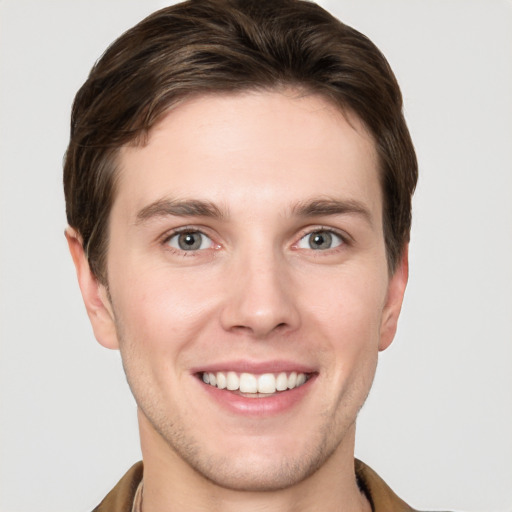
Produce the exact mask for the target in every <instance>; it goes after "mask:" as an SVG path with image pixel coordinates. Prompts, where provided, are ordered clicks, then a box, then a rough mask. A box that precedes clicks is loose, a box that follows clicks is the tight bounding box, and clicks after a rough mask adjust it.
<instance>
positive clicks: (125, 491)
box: [93, 462, 143, 512]
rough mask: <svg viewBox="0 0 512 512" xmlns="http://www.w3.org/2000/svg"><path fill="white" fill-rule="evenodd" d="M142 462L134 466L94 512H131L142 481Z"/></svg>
mask: <svg viewBox="0 0 512 512" xmlns="http://www.w3.org/2000/svg"><path fill="white" fill-rule="evenodd" d="M142 474H143V465H142V462H137V463H136V464H134V465H133V466H132V467H131V468H130V469H129V470H128V471H127V473H126V474H125V475H124V476H123V478H121V480H119V482H118V483H117V485H116V486H115V487H114V488H113V489H112V490H111V491H110V492H109V493H108V494H107V496H106V497H105V499H104V500H103V501H102V502H101V503H100V504H99V505H98V506H97V507H96V508H95V509H94V510H93V512H130V511H131V510H132V505H133V500H134V497H135V493H136V491H137V488H138V486H139V484H140V482H141V481H142Z"/></svg>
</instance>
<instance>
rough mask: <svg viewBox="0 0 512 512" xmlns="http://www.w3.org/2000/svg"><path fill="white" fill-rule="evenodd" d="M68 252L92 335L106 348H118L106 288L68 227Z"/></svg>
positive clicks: (80, 241) (77, 238)
mask: <svg viewBox="0 0 512 512" xmlns="http://www.w3.org/2000/svg"><path fill="white" fill-rule="evenodd" d="M65 235H66V239H67V241H68V247H69V252H70V253H71V257H72V258H73V263H74V264H75V268H76V275H77V278H78V284H79V286H80V291H81V292H82V298H83V300H84V304H85V308H86V310H87V314H88V315H89V320H90V321H91V324H92V329H93V331H94V336H95V337H96V339H97V340H98V342H99V343H100V344H101V345H103V346H104V347H106V348H110V349H118V348H119V343H118V340H117V332H116V328H115V322H114V313H113V310H112V305H111V303H110V300H109V297H108V293H107V289H106V287H105V286H104V285H102V284H101V283H100V282H99V281H98V279H97V278H96V276H95V275H94V274H93V273H92V272H91V268H90V267H89V262H88V261H87V257H86V256H85V252H84V248H83V245H82V238H81V236H80V235H79V234H78V233H77V232H76V231H75V230H74V229H73V228H70V227H68V228H67V229H66V232H65Z"/></svg>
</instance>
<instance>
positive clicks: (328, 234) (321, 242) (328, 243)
mask: <svg viewBox="0 0 512 512" xmlns="http://www.w3.org/2000/svg"><path fill="white" fill-rule="evenodd" d="M342 243H343V240H342V238H341V237H340V236H339V235H337V234H336V233H333V232H332V231H327V230H319V231H313V232H312V233H308V234H307V235H306V236H303V237H302V238H301V239H300V240H299V243H298V244H297V247H299V249H313V250H314V251H325V250H327V249H334V248H335V247H338V246H340V245H341V244H342Z"/></svg>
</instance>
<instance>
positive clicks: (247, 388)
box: [196, 371, 313, 398]
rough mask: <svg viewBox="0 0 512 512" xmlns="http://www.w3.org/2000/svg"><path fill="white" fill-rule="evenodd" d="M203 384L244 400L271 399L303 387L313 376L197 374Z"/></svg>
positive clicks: (293, 374)
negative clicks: (241, 397)
mask: <svg viewBox="0 0 512 512" xmlns="http://www.w3.org/2000/svg"><path fill="white" fill-rule="evenodd" d="M196 375H197V377H198V378H199V379H200V380H202V381H203V382H204V383H205V384H207V385H209V386H212V387H214V388H217V389H219V390H227V391H231V392H233V393H234V394H237V395H240V396H243V397H245V398H264V397H271V396H275V395H278V394H281V393H285V392H287V391H291V390H293V389H296V388H299V387H301V386H303V385H304V384H305V383H306V382H308V381H309V380H310V378H311V377H312V375H313V374H311V373H302V372H295V371H292V372H279V373H262V374H255V373H248V372H243V373H238V372H235V371H220V372H198V373H197V374H196Z"/></svg>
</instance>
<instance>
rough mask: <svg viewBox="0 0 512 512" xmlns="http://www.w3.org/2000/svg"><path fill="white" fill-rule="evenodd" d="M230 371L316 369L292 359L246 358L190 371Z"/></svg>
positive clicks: (277, 371) (258, 371)
mask: <svg viewBox="0 0 512 512" xmlns="http://www.w3.org/2000/svg"><path fill="white" fill-rule="evenodd" d="M225 371H232V372H237V373H253V374H256V375H260V374H264V373H282V372H286V373H291V372H297V373H315V372H316V370H315V368H313V367H312V366H311V365H307V364H303V363H296V362H293V361H285V360H272V361H248V360H241V359H238V360H233V361H222V362H215V363H210V364H205V365H202V366H197V367H196V368H192V369H191V373H194V374H196V373H202V372H207V373H216V372H225Z"/></svg>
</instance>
